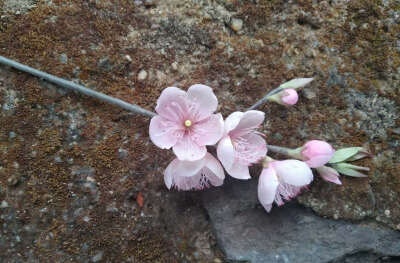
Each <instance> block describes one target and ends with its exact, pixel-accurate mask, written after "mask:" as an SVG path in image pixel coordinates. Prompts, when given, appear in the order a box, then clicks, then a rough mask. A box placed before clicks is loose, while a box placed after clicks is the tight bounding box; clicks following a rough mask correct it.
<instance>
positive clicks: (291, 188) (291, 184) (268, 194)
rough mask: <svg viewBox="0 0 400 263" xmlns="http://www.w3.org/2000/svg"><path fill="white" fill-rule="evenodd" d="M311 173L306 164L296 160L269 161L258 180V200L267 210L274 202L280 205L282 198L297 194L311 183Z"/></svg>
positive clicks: (289, 197) (285, 198) (282, 201)
mask: <svg viewBox="0 0 400 263" xmlns="http://www.w3.org/2000/svg"><path fill="white" fill-rule="evenodd" d="M312 180H313V173H312V171H311V169H310V168H309V167H308V165H307V164H306V163H304V162H301V161H298V160H284V161H271V162H269V163H268V167H267V168H264V169H263V170H262V172H261V175H260V178H259V180H258V200H259V201H260V202H261V204H262V205H263V207H264V208H265V210H267V212H269V211H271V208H272V204H273V202H275V203H276V204H277V205H279V206H281V205H283V204H284V200H290V199H292V198H293V197H295V196H297V195H298V194H299V193H300V191H301V189H302V188H304V187H305V186H307V185H308V184H310V183H311V181H312Z"/></svg>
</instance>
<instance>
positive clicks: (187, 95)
mask: <svg viewBox="0 0 400 263" xmlns="http://www.w3.org/2000/svg"><path fill="white" fill-rule="evenodd" d="M217 105H218V100H217V97H216V96H215V95H214V93H213V91H212V89H211V88H210V87H208V86H205V85H201V84H196V85H193V86H191V87H190V88H189V89H188V91H187V92H185V91H183V90H181V89H178V88H175V87H169V88H166V89H164V90H163V92H162V93H161V95H160V98H159V99H158V100H157V106H156V112H157V114H158V115H156V116H154V117H153V118H152V119H151V122H150V129H149V134H150V139H151V141H152V142H153V143H154V144H155V145H157V146H158V147H160V148H162V149H170V148H171V147H172V149H173V151H174V153H175V155H176V156H177V157H178V159H179V160H183V161H195V160H200V159H202V158H203V157H204V156H205V155H206V153H207V149H206V145H214V144H216V143H217V142H218V141H219V139H220V138H221V136H222V135H223V131H224V122H223V118H222V115H221V114H214V112H215V111H216V109H217Z"/></svg>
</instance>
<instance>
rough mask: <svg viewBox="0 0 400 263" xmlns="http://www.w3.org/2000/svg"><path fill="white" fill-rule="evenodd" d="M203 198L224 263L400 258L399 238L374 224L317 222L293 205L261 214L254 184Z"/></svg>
mask: <svg viewBox="0 0 400 263" xmlns="http://www.w3.org/2000/svg"><path fill="white" fill-rule="evenodd" d="M202 198H203V201H204V206H205V208H206V210H207V211H208V213H209V216H210V220H211V222H212V225H213V227H214V229H215V233H216V236H217V240H218V245H219V246H220V248H221V249H222V250H223V251H224V252H225V254H226V256H227V258H228V259H229V260H243V261H250V262H252V263H265V262H285V263H286V262H293V263H296V262H313V263H319V262H321V263H322V262H332V261H336V260H341V259H344V258H346V257H347V256H352V255H355V254H357V253H359V254H362V255H363V256H365V253H370V254H371V255H375V256H377V257H391V256H400V232H398V231H394V230H391V229H388V228H384V227H382V226H378V225H377V224H375V223H371V222H358V223H351V222H346V221H342V220H331V219H326V218H322V217H319V216H317V215H315V214H314V213H313V212H312V211H311V210H310V209H307V208H304V207H302V206H300V205H298V204H297V203H295V202H291V203H288V204H286V205H284V206H282V207H273V209H272V211H271V213H267V212H265V211H264V209H263V208H262V206H261V205H259V203H258V200H257V180H250V181H246V182H244V181H240V182H239V181H237V180H233V179H229V180H227V181H226V184H225V185H224V186H223V187H220V188H214V189H210V190H208V191H206V192H204V193H203V195H202ZM353 258H354V257H353ZM340 262H342V261H340ZM346 262H347V261H346ZM352 262H353V261H352ZM354 262H355V261H354ZM368 262H369V261H368ZM371 262H372V261H371ZM374 262H375V261H374Z"/></svg>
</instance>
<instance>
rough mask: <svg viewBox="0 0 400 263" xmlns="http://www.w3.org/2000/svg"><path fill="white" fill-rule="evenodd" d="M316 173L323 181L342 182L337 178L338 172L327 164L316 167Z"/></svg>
mask: <svg viewBox="0 0 400 263" xmlns="http://www.w3.org/2000/svg"><path fill="white" fill-rule="evenodd" d="M317 172H318V174H319V175H320V176H321V177H322V179H324V180H325V181H328V182H331V183H334V184H342V182H341V181H340V180H339V176H340V175H339V173H338V172H337V171H336V170H335V169H333V168H331V167H327V166H321V167H318V168H317Z"/></svg>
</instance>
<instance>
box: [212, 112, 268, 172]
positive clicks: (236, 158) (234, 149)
mask: <svg viewBox="0 0 400 263" xmlns="http://www.w3.org/2000/svg"><path fill="white" fill-rule="evenodd" d="M263 121H264V113H263V112H261V111H255V110H251V111H247V112H244V113H243V112H234V113H232V114H230V115H229V116H228V118H226V120H225V133H224V136H223V137H222V139H221V140H220V142H219V143H218V147H217V155H218V159H219V160H220V161H221V163H222V165H223V166H224V168H225V170H226V171H227V173H228V174H229V175H231V176H232V177H234V178H237V179H249V178H250V173H249V166H250V165H251V164H253V163H256V162H258V161H259V160H260V159H261V158H263V157H265V155H266V153H267V145H266V143H265V140H264V139H263V138H262V137H261V136H260V134H259V133H258V132H257V131H256V129H257V128H258V127H259V126H260V125H261V124H262V123H263Z"/></svg>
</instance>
